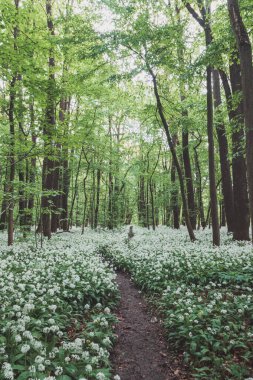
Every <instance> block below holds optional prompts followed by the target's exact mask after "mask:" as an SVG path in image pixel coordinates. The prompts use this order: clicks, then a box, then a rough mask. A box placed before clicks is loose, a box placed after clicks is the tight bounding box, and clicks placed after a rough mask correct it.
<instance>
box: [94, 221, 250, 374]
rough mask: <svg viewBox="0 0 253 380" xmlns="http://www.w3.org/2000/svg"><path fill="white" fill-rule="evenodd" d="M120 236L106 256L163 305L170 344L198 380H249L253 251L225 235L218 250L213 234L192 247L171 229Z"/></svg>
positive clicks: (204, 234) (103, 249)
mask: <svg viewBox="0 0 253 380" xmlns="http://www.w3.org/2000/svg"><path fill="white" fill-rule="evenodd" d="M135 230H136V234H135V236H134V238H133V239H131V240H130V241H128V240H127V239H126V238H125V233H122V232H119V233H118V235H117V236H114V237H113V238H112V239H111V241H110V242H107V244H103V245H101V250H100V251H101V252H102V253H103V255H104V256H105V257H106V258H107V259H109V260H110V261H111V262H112V263H114V264H115V265H116V266H117V267H118V268H121V269H123V270H125V271H127V272H129V273H130V274H131V276H132V278H133V280H134V281H135V283H136V284H137V285H138V286H139V287H140V288H141V289H142V290H143V291H145V292H146V293H147V294H148V295H149V296H151V298H152V299H155V300H156V302H157V304H158V307H159V309H160V311H161V315H162V316H163V319H164V325H165V327H166V330H167V334H168V339H169V342H170V343H171V344H172V345H173V347H175V348H176V349H177V350H178V351H182V349H183V351H184V360H185V362H186V363H187V364H188V365H189V366H190V368H191V370H192V373H193V377H194V378H195V379H203V380H204V379H212V380H216V379H217V380H221V379H222V380H225V379H241V380H244V379H247V378H250V377H252V374H253V370H252V367H253V251H252V247H251V245H250V244H248V243H240V244H238V243H236V242H233V241H231V240H230V238H229V237H227V236H226V235H225V234H223V244H222V246H221V247H220V248H213V247H212V246H211V244H210V243H209V242H210V236H208V232H201V233H199V234H198V235H199V236H198V241H197V242H195V243H190V242H188V241H187V240H186V239H185V235H184V233H182V232H181V231H179V232H178V231H175V230H171V229H168V228H159V229H158V230H157V231H156V232H150V231H147V230H144V229H141V228H138V229H137V228H136V229H135Z"/></svg>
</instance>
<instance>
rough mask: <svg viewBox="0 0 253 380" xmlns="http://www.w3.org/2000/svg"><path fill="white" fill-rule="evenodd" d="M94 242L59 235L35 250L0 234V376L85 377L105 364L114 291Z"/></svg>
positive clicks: (29, 243) (90, 236)
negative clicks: (10, 244)
mask: <svg viewBox="0 0 253 380" xmlns="http://www.w3.org/2000/svg"><path fill="white" fill-rule="evenodd" d="M97 237H98V234H96V233H95V232H91V231H90V232H89V231H88V230H87V231H86V235H85V236H81V234H80V231H76V232H74V233H73V234H72V233H71V234H67V233H66V234H64V233H63V234H60V235H56V236H54V237H53V238H52V240H51V241H49V242H47V241H45V242H44V244H43V248H42V249H39V248H38V249H36V248H34V244H33V242H32V241H27V242H22V243H16V244H14V245H13V247H11V248H10V247H7V246H6V245H5V242H4V241H5V236H3V235H1V236H0V247H1V248H0V287H1V292H0V305H1V309H0V335H1V338H2V339H0V352H1V356H0V366H1V373H0V378H3V379H14V378H17V377H18V376H19V375H21V374H22V372H24V376H25V373H27V374H28V376H27V377H26V378H28V377H29V374H30V378H31V379H36V378H45V379H48V380H52V379H57V378H58V377H59V378H60V377H61V376H62V375H67V374H68V373H69V372H71V371H72V373H74V375H73V376H74V377H76V378H81V377H83V378H85V377H88V373H89V370H90V369H91V371H93V370H94V371H95V372H94V373H95V374H97V375H98V376H99V370H101V369H102V368H104V367H106V366H108V356H109V352H108V350H109V348H110V346H111V340H110V338H111V336H112V330H111V327H112V323H113V321H114V319H113V316H112V315H111V314H110V307H111V306H113V305H114V304H115V302H116V300H117V297H118V290H117V287H116V285H115V281H114V280H115V273H114V272H113V270H112V269H111V268H110V267H109V265H108V264H107V263H105V262H104V261H103V260H102V259H101V257H100V256H99V255H97V254H96V251H97V247H98V245H99V243H97V241H96V240H97ZM101 239H102V238H101ZM7 353H8V354H7ZM14 357H15V358H18V359H15V365H14V366H13V367H12V365H11V364H10V363H13V362H14ZM85 366H86V367H87V366H88V367H87V371H84V368H85ZM101 373H102V372H101ZM49 374H50V376H49ZM102 375H103V373H102ZM102 375H101V376H100V377H101V378H102ZM43 376H44V377H43ZM92 376H93V375H92ZM94 376H95V375H94ZM24 378H25V377H24ZM94 378H95V377H94Z"/></svg>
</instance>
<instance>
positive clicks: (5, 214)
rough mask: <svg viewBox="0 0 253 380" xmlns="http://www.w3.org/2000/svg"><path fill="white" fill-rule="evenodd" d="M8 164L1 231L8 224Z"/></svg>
mask: <svg viewBox="0 0 253 380" xmlns="http://www.w3.org/2000/svg"><path fill="white" fill-rule="evenodd" d="M8 170H9V168H8V163H7V164H6V170H5V182H4V188H3V199H2V207H1V215H0V231H3V230H5V229H6V222H7V212H8V202H7V191H8V177H9V173H8Z"/></svg>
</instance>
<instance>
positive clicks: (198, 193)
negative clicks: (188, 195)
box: [194, 141, 206, 228]
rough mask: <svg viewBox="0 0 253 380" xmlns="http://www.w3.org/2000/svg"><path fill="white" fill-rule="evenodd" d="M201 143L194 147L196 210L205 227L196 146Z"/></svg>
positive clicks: (200, 176) (202, 225)
mask: <svg viewBox="0 0 253 380" xmlns="http://www.w3.org/2000/svg"><path fill="white" fill-rule="evenodd" d="M200 144H201V141H200V142H199V143H198V144H197V145H196V146H195V147H194V160H195V167H196V182H197V197H198V210H199V221H200V224H201V227H202V228H205V227H206V221H205V214H204V206H203V199H202V175H201V169H200V164H199V157H198V151H197V148H198V146H199V145H200Z"/></svg>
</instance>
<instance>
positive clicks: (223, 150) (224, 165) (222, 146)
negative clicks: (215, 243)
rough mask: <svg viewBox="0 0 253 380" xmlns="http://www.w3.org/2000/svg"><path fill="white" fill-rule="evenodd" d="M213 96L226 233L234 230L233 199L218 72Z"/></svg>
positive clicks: (214, 76)
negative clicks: (221, 112)
mask: <svg viewBox="0 0 253 380" xmlns="http://www.w3.org/2000/svg"><path fill="white" fill-rule="evenodd" d="M213 94H214V107H215V109H216V113H217V121H216V131H217V136H218V142H219V154H220V167H221V178H222V195H223V201H224V209H225V214H226V220H227V227H228V232H233V230H234V199H233V188H232V179H231V173H230V164H229V158H228V142H227V137H226V129H225V125H224V122H223V120H221V115H220V111H219V107H220V106H221V94H220V81H219V72H218V71H217V70H213Z"/></svg>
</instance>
